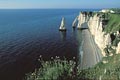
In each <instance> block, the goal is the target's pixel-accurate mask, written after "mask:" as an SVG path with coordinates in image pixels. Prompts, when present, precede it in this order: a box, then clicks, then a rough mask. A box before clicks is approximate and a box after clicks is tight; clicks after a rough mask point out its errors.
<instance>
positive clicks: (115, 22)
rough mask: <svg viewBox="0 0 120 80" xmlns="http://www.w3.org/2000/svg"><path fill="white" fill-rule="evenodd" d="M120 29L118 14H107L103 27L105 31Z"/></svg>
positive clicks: (110, 31) (111, 31) (119, 15)
mask: <svg viewBox="0 0 120 80" xmlns="http://www.w3.org/2000/svg"><path fill="white" fill-rule="evenodd" d="M118 30H120V14H109V21H108V24H107V26H106V28H105V31H106V32H107V33H113V32H116V31H118Z"/></svg>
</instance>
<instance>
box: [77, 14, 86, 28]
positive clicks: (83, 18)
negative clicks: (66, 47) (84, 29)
mask: <svg viewBox="0 0 120 80" xmlns="http://www.w3.org/2000/svg"><path fill="white" fill-rule="evenodd" d="M87 17H88V15H87V13H85V12H80V14H79V16H78V25H77V28H78V29H80V28H81V25H82V24H83V23H85V22H86V21H87Z"/></svg>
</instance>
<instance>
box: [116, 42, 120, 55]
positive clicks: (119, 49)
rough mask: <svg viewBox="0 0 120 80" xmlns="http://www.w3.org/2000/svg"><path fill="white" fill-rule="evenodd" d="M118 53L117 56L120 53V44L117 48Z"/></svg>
mask: <svg viewBox="0 0 120 80" xmlns="http://www.w3.org/2000/svg"><path fill="white" fill-rule="evenodd" d="M116 53H117V54H118V53H120V42H119V43H118V46H117V48H116Z"/></svg>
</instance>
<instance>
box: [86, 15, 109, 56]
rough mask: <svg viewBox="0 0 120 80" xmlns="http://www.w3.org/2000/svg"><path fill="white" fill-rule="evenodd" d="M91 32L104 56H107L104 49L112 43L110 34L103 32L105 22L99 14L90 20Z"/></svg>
mask: <svg viewBox="0 0 120 80" xmlns="http://www.w3.org/2000/svg"><path fill="white" fill-rule="evenodd" d="M88 25H89V29H90V32H91V34H92V35H93V36H94V39H95V42H96V44H97V45H98V47H99V48H100V49H101V51H102V54H103V56H105V52H104V49H105V48H106V47H107V46H110V45H111V38H110V34H106V35H105V32H103V24H102V20H101V18H100V16H99V15H97V14H96V15H94V16H93V17H91V18H90V19H89V21H88Z"/></svg>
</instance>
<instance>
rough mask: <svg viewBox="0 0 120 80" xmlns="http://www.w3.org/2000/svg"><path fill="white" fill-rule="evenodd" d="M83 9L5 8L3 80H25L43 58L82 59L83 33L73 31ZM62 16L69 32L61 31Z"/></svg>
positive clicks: (0, 46)
mask: <svg viewBox="0 0 120 80" xmlns="http://www.w3.org/2000/svg"><path fill="white" fill-rule="evenodd" d="M83 10H85V9H83ZM83 10H82V9H1V10H0V80H22V78H23V77H24V76H25V74H26V73H29V72H31V71H33V70H34V69H35V68H38V67H39V64H38V58H39V56H40V55H42V57H43V59H44V60H50V58H51V57H55V56H60V58H61V59H63V58H64V57H65V58H66V59H67V60H70V59H72V58H73V57H76V60H79V52H80V51H79V48H80V43H81V31H79V30H77V29H73V28H72V22H73V21H74V19H75V18H76V16H78V15H79V12H80V11H83ZM88 10H89V11H93V9H91V10H90V9H86V11H88ZM62 17H65V23H66V24H65V26H66V28H67V31H66V32H60V31H59V26H60V22H61V19H62Z"/></svg>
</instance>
